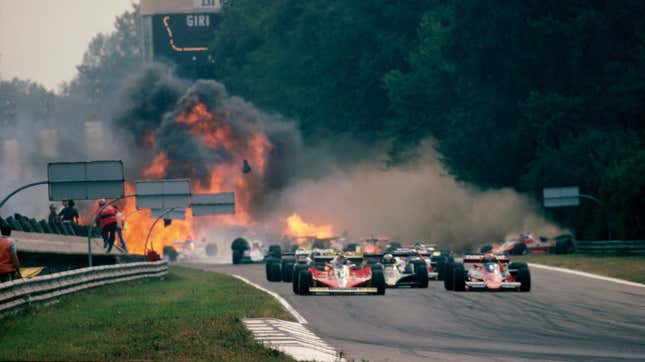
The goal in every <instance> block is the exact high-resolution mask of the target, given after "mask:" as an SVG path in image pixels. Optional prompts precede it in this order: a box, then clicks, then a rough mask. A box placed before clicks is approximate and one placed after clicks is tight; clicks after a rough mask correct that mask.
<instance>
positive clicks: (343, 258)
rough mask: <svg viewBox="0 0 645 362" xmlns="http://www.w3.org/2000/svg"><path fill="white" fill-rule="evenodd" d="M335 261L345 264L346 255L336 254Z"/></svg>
mask: <svg viewBox="0 0 645 362" xmlns="http://www.w3.org/2000/svg"><path fill="white" fill-rule="evenodd" d="M334 262H335V263H336V264H338V265H343V264H345V256H344V255H336V258H334Z"/></svg>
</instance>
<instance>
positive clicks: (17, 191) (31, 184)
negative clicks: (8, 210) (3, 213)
mask: <svg viewBox="0 0 645 362" xmlns="http://www.w3.org/2000/svg"><path fill="white" fill-rule="evenodd" d="M47 183H49V181H47V180H45V181H38V182H34V183H30V184H28V185H25V186H22V187H19V188H17V189H15V190H14V191H13V192H12V193H10V194H9V195H7V197H5V198H4V199H2V201H0V209H1V208H2V206H4V204H5V203H6V202H7V201H9V199H10V198H11V197H13V195H15V194H17V193H19V192H20V191H22V190H25V189H28V188H31V187H34V186H38V185H46V184H47Z"/></svg>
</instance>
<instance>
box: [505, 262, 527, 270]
mask: <svg viewBox="0 0 645 362" xmlns="http://www.w3.org/2000/svg"><path fill="white" fill-rule="evenodd" d="M508 268H509V269H517V270H520V269H528V268H529V265H528V264H526V263H510V264H508Z"/></svg>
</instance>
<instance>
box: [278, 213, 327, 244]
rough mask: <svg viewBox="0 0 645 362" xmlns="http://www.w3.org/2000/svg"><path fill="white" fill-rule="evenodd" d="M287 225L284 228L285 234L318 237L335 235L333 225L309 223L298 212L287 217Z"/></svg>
mask: <svg viewBox="0 0 645 362" xmlns="http://www.w3.org/2000/svg"><path fill="white" fill-rule="evenodd" d="M286 221H287V226H286V228H285V230H284V234H285V235H289V236H292V237H316V238H319V239H323V238H330V237H333V236H334V232H333V227H332V226H331V225H322V226H317V225H314V224H308V223H306V222H305V221H304V220H302V218H301V217H300V215H298V214H295V213H294V214H293V215H291V216H289V217H288V218H287V220H286Z"/></svg>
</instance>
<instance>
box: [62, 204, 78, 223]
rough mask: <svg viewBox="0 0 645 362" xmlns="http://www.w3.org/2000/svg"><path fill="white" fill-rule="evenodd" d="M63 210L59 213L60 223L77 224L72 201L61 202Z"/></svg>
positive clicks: (76, 213) (76, 215)
mask: <svg viewBox="0 0 645 362" xmlns="http://www.w3.org/2000/svg"><path fill="white" fill-rule="evenodd" d="M63 205H64V206H65V208H64V209H63V210H61V212H60V221H61V222H68V223H74V224H78V217H79V216H78V210H76V208H75V207H74V200H67V202H65V201H63Z"/></svg>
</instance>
